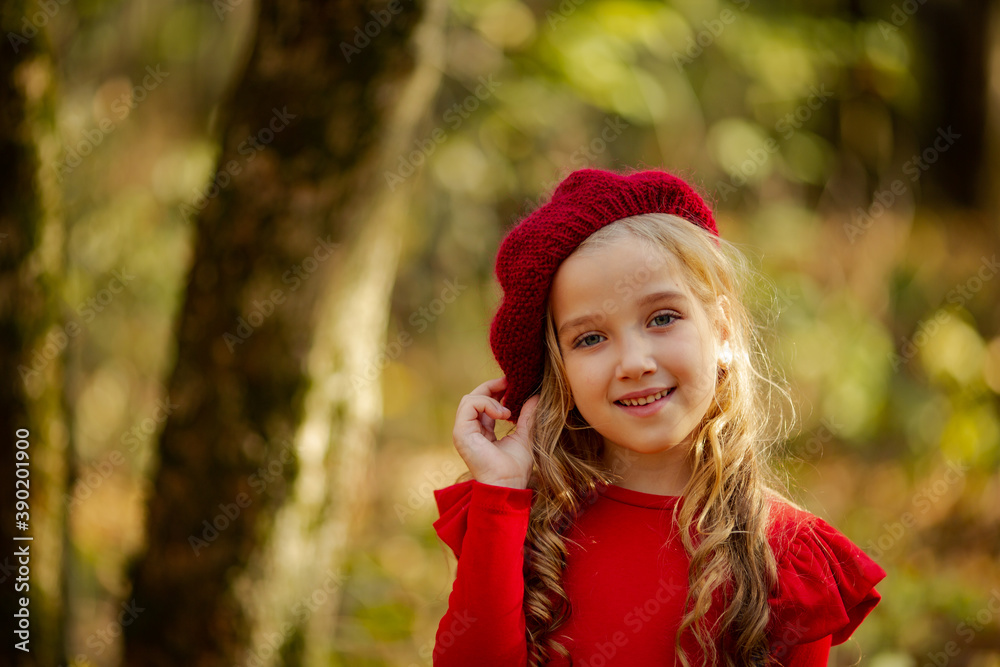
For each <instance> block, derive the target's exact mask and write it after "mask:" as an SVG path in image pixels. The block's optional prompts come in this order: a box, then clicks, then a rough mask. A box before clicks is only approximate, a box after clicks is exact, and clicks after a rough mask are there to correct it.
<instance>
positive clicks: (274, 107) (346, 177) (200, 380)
mask: <svg viewBox="0 0 1000 667" xmlns="http://www.w3.org/2000/svg"><path fill="white" fill-rule="evenodd" d="M236 4H239V3H236V2H224V1H222V0H220V1H219V2H216V3H215V7H216V10H217V11H219V12H220V14H222V18H224V14H225V13H226V12H227V11H229V9H230V7H231V6H235V5H236ZM442 8H443V3H442V2H439V1H438V0H430V1H429V2H427V3H425V11H423V12H421V11H419V8H414V5H413V3H406V2H398V1H393V2H389V3H386V2H377V1H376V2H370V3H354V2H347V1H340V2H331V3H325V2H315V1H314V2H295V1H287V0H286V1H281V0H261V2H260V7H259V19H258V24H257V28H256V40H255V45H254V49H253V53H252V55H251V57H250V59H249V63H248V65H247V70H246V72H245V74H244V76H243V78H242V80H241V82H240V83H239V85H238V86H237V89H236V91H235V93H234V95H233V99H232V101H231V103H230V104H229V106H228V109H226V110H225V111H224V112H223V113H222V114H220V117H221V118H222V119H223V120H222V124H223V128H224V129H223V149H222V154H221V157H220V159H219V163H218V167H217V172H216V177H215V181H214V183H215V186H216V187H212V188H210V189H209V191H208V198H207V200H205V201H200V202H193V203H192V206H191V207H189V208H188V210H187V212H188V213H191V212H192V211H197V214H196V217H197V222H196V228H197V231H196V240H195V242H194V243H195V248H194V256H193V259H192V265H191V268H190V272H189V281H188V285H187V289H186V294H185V301H184V305H183V308H182V312H181V315H180V318H179V323H178V326H177V330H176V340H177V350H176V362H175V368H174V371H173V373H172V376H171V378H170V381H169V387H168V395H169V396H170V397H171V402H172V403H175V404H176V405H177V407H176V408H175V409H174V411H173V414H172V415H171V416H170V417H169V419H168V420H167V422H166V424H165V426H164V429H163V432H162V435H161V437H160V443H159V456H160V462H159V467H158V470H157V472H156V474H155V479H154V480H153V488H152V494H151V497H150V499H149V504H148V515H147V549H146V551H145V553H144V554H143V555H142V557H141V558H140V559H139V560H138V561H137V562H136V563H135V564H134V566H133V568H132V572H131V579H132V582H133V591H132V599H131V600H129V601H126V602H128V603H130V604H132V605H133V607H132V608H133V610H134V613H133V616H134V618H131V619H130V622H129V623H128V624H127V625H126V627H125V662H126V664H129V665H142V666H144V667H158V666H160V665H164V666H166V665H170V666H174V665H218V664H237V663H239V662H240V661H245V660H248V659H250V658H252V657H256V658H257V659H259V660H261V661H263V662H266V661H269V660H280V661H281V662H282V663H283V664H288V665H296V664H303V663H304V662H305V661H309V662H310V663H312V664H315V663H317V662H321V661H322V660H323V653H324V652H325V651H326V650H327V647H325V646H322V645H321V644H320V643H318V640H322V639H326V640H327V641H328V640H329V633H330V630H331V624H332V618H333V612H332V611H331V610H332V609H335V608H336V607H335V604H333V603H334V602H335V600H336V595H337V592H336V591H337V585H336V581H337V579H338V577H337V574H336V573H337V571H338V567H339V559H340V554H341V550H342V549H343V548H344V546H345V544H346V542H347V540H348V539H349V538H350V532H351V526H350V523H351V522H350V520H349V518H350V517H351V516H355V515H356V514H357V510H358V504H359V503H362V502H363V501H364V495H363V493H361V492H360V491H361V489H363V483H364V478H365V468H366V464H367V457H368V454H369V450H370V449H371V447H372V442H373V435H372V433H373V428H374V426H375V424H376V423H377V420H378V419H379V418H380V412H381V407H380V406H381V398H380V393H379V387H378V383H377V382H368V383H357V382H354V383H352V379H354V378H358V377H360V376H361V375H362V374H363V373H364V369H365V367H366V366H367V365H368V364H369V362H371V361H373V360H374V359H375V358H377V356H378V355H379V353H380V352H381V349H382V346H383V344H384V338H385V329H386V322H387V312H388V302H389V296H390V290H391V286H392V282H393V278H394V273H395V266H396V256H397V252H398V237H399V235H400V233H401V231H402V227H401V226H402V225H403V224H404V222H405V214H404V210H403V209H404V206H403V202H404V201H405V199H404V198H405V197H406V195H407V193H408V192H409V191H410V189H411V188H412V187H413V183H412V180H411V181H407V182H405V183H403V184H401V185H400V184H398V183H394V184H393V186H392V187H391V188H390V187H388V186H387V179H386V177H385V172H386V171H390V170H393V169H394V168H395V167H396V164H395V161H396V160H397V159H398V157H399V155H401V154H402V153H404V152H405V151H407V150H409V149H411V148H412V141H413V140H414V137H415V135H416V133H417V131H418V129H419V125H420V121H421V119H422V118H423V117H424V116H425V115H426V114H427V112H428V110H429V108H430V103H431V101H432V98H433V95H434V93H435V91H436V88H437V85H438V79H439V76H440V74H439V72H440V66H439V65H437V64H436V62H435V61H436V60H440V53H438V49H439V48H440V46H439V45H440V42H441V38H440V36H439V37H438V38H437V39H434V35H433V33H434V32H435V31H440V25H439V24H440V22H441V20H442V18H441V16H442V14H443V11H442ZM421 15H423V17H422V16H421ZM421 18H423V22H422V23H421V22H420V20H421ZM418 24H419V26H420V27H419V29H418ZM366 33H367V34H366ZM415 37H419V39H414V38H415ZM324 582H326V586H325V588H324ZM318 590H319V591H322V597H323V599H324V604H323V605H319V604H317V603H316V602H315V599H316V598H315V597H313V594H314V593H316V591H318ZM304 597H308V598H309V599H310V602H309V603H308V604H307V605H306V607H303V606H302V605H301V604H298V603H299V602H301V601H302V600H303V599H304ZM305 609H308V611H304V610H305ZM324 633H326V636H325V637H323V634H324ZM250 647H253V648H250ZM279 656H280V657H279Z"/></svg>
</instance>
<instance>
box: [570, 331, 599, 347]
mask: <svg viewBox="0 0 1000 667" xmlns="http://www.w3.org/2000/svg"><path fill="white" fill-rule="evenodd" d="M602 340H604V336H602V335H601V334H595V333H592V334H586V335H584V336H580V337H579V338H577V339H576V343H575V344H574V345H573V347H592V346H594V345H597V344H598V343H600V342H601V341H602Z"/></svg>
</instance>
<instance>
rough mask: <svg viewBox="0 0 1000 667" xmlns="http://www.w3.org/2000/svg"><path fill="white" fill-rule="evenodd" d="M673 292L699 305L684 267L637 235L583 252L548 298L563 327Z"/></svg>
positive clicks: (562, 271)
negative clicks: (571, 321)
mask: <svg viewBox="0 0 1000 667" xmlns="http://www.w3.org/2000/svg"><path fill="white" fill-rule="evenodd" d="M663 290H670V291H676V292H680V293H682V294H683V295H685V296H686V297H687V298H688V299H690V300H692V301H695V298H694V294H693V293H692V292H691V290H690V287H689V286H688V284H687V280H686V278H685V272H684V271H683V269H682V268H681V262H680V260H679V259H678V258H677V256H676V255H674V254H673V253H672V252H670V251H669V250H667V249H665V248H662V247H659V246H656V245H654V244H653V243H652V242H650V241H647V240H645V239H641V238H638V237H635V236H632V235H628V236H623V237H620V238H616V239H614V240H608V241H606V242H602V243H600V244H598V245H594V246H586V247H583V248H579V249H578V250H577V251H576V252H574V253H573V254H572V255H570V256H569V257H567V258H566V260H565V261H564V262H563V263H562V264H561V265H560V267H559V269H558V270H557V271H556V274H555V277H554V278H553V281H552V290H551V292H550V294H549V300H550V306H551V308H552V314H553V318H554V319H555V323H556V325H557V326H558V324H559V323H560V322H561V321H563V320H565V319H568V318H572V317H575V316H578V315H580V314H583V313H582V312H578V311H587V310H593V309H594V308H595V307H598V309H600V310H614V309H616V308H617V307H621V306H622V305H624V304H625V303H626V301H627V300H628V299H630V298H636V297H641V296H643V295H644V294H648V293H652V292H657V291H663Z"/></svg>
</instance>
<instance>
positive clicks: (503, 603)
mask: <svg viewBox="0 0 1000 667" xmlns="http://www.w3.org/2000/svg"><path fill="white" fill-rule="evenodd" d="M445 491H446V492H447V493H448V494H450V495H452V496H453V498H452V499H451V500H452V502H454V505H452V507H447V506H446V505H445V503H446V502H448V499H446V498H443V497H442V496H443V495H445V494H442V495H439V496H438V503H439V508H440V509H441V519H439V520H438V521H437V522H436V523H435V524H434V527H435V529H436V530H437V531H438V534H439V535H441V537H442V539H444V540H445V541H446V542H448V543H449V544H450V546H452V547H453V548H455V547H457V549H456V556H458V572H457V574H456V576H455V584H454V586H453V587H452V591H451V596H450V597H449V598H448V611H447V613H446V614H445V615H444V618H442V619H441V623H440V624H439V626H438V631H437V637H436V640H435V646H434V664H435V665H438V666H439V667H445V666H451V665H455V666H462V667H467V666H468V665H477V666H478V665H486V666H489V665H496V666H497V667H501V666H502V667H519V666H521V665H525V664H526V663H527V643H526V640H525V634H524V630H525V627H524V612H523V609H522V606H523V602H524V574H523V571H522V567H523V551H524V537H525V534H526V533H527V530H528V515H529V512H530V509H531V494H532V492H531V491H530V490H528V489H509V488H506V487H499V486H491V485H487V484H481V483H479V482H476V481H470V482H463V483H462V484H459V485H457V486H456V487H452V488H450V489H446V490H445ZM459 492H460V493H459ZM456 495H458V496H459V497H457V498H454V496H456Z"/></svg>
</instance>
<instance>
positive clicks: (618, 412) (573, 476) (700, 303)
mask: <svg viewBox="0 0 1000 667" xmlns="http://www.w3.org/2000/svg"><path fill="white" fill-rule="evenodd" d="M741 266H742V264H741V260H740V259H739V255H738V253H733V252H731V250H730V248H729V247H728V246H727V245H726V244H725V243H724V242H723V241H722V240H721V239H719V238H718V231H717V230H716V226H715V221H714V219H713V216H712V212H711V210H710V209H709V208H708V207H707V206H706V204H705V202H704V201H703V200H702V199H701V197H699V196H698V194H697V193H695V192H694V191H693V190H692V189H691V187H690V186H688V184H687V183H685V182H684V181H682V180H681V179H679V178H677V177H675V176H672V175H670V174H667V173H665V172H662V171H643V172H637V173H633V174H630V175H626V176H623V175H618V174H614V173H610V172H605V171H600V170H594V169H584V170H580V171H577V172H574V173H572V174H571V175H570V176H569V177H567V178H566V180H564V181H563V182H562V183H561V184H560V185H559V187H558V188H557V189H556V191H555V193H554V195H553V196H552V199H551V200H550V201H549V202H548V203H546V204H545V205H543V206H542V207H541V208H539V209H538V210H536V211H535V212H534V213H532V214H531V215H529V216H528V217H527V218H525V219H524V220H523V221H521V223H520V224H518V225H517V226H516V227H515V228H514V229H513V230H512V231H511V232H510V233H509V234H508V235H507V237H506V238H505V239H504V241H503V243H502V244H501V246H500V251H499V253H498V256H497V264H496V274H497V278H498V279H499V282H500V285H501V287H502V288H503V292H504V293H503V300H502V302H501V305H500V308H499V310H498V312H497V314H496V317H495V318H494V320H493V325H492V328H491V334H490V343H491V345H492V348H493V352H494V354H495V356H496V358H497V361H498V363H499V364H500V367H501V368H502V369H503V371H504V373H505V377H503V378H499V379H495V380H490V381H488V382H485V383H483V384H481V385H480V386H479V387H477V388H476V389H475V390H473V391H472V393H470V394H468V395H467V396H465V397H464V398H463V399H462V401H461V403H460V404H459V407H458V413H457V416H456V419H455V428H454V433H453V435H454V442H455V447H456V449H457V450H458V453H459V454H460V455H461V456H462V458H463V459H464V460H465V462H466V464H467V465H468V467H469V471H470V473H471V475H472V479H471V480H469V481H466V482H462V483H459V484H456V485H454V486H451V487H449V488H447V489H443V490H441V491H438V492H436V494H435V495H436V498H437V502H438V508H439V511H440V515H441V517H440V519H439V520H438V521H437V522H435V524H434V526H435V529H436V530H437V533H438V535H439V536H440V537H441V539H442V540H443V541H444V542H445V543H446V544H447V545H448V546H450V547H451V549H452V550H453V551H454V552H455V555H456V556H457V557H458V571H457V575H456V579H455V584H454V587H453V589H452V593H451V596H450V598H449V607H448V612H447V614H446V615H445V616H444V618H443V619H442V621H441V624H440V627H439V628H438V633H437V640H436V645H435V649H434V663H435V664H436V665H461V666H463V667H470V666H471V667H481V666H484V665H497V666H501V665H502V666H505V667H507V666H517V667H521V666H523V665H532V666H534V665H559V666H562V665H574V666H576V667H605V666H607V665H627V666H628V667H643V666H645V665H675V664H681V665H695V664H726V665H772V664H780V665H824V666H825V665H826V664H827V657H828V653H829V650H830V646H831V645H832V644H839V643H841V642H844V641H846V640H847V639H848V638H849V637H850V636H851V633H852V632H853V631H854V629H855V628H856V627H857V626H858V625H859V624H860V623H861V622H862V620H863V619H864V618H865V616H866V615H867V614H868V612H870V611H871V610H872V608H873V607H875V605H876V604H877V603H878V601H879V599H880V596H879V594H878V593H877V592H876V591H875V589H874V586H875V584H876V583H878V582H879V581H880V580H881V579H882V578H883V577H884V576H885V572H883V571H882V569H881V568H880V567H879V566H878V565H876V564H875V563H874V562H873V561H872V560H870V559H869V558H868V557H867V556H866V555H865V554H864V553H863V552H862V551H861V549H859V548H858V547H857V546H855V545H854V544H852V543H851V542H850V541H849V540H848V539H847V538H846V537H844V536H843V535H842V534H841V533H839V532H838V531H837V530H836V529H834V528H832V527H831V526H830V525H829V524H827V523H826V522H824V521H823V520H822V519H819V518H817V517H815V516H813V515H811V514H808V513H807V512H804V511H802V510H801V509H799V508H797V507H795V506H794V505H792V504H791V503H789V502H788V501H787V500H785V499H784V498H783V497H782V496H781V495H779V494H778V493H777V492H775V491H773V490H772V489H771V488H770V486H769V483H770V481H771V480H770V478H769V477H768V474H767V468H766V465H765V453H766V449H767V447H768V445H769V444H770V442H769V440H770V439H769V438H768V435H767V433H768V429H767V425H768V422H769V419H768V414H767V410H768V399H769V393H770V392H769V389H770V388H771V387H772V385H771V383H770V382H768V380H767V379H766V375H765V374H764V373H763V372H762V371H761V370H759V369H758V366H760V362H759V360H758V357H759V354H757V355H755V354H754V352H755V351H756V350H758V349H759V348H758V347H757V346H756V345H755V337H754V331H753V325H752V323H751V321H750V318H749V317H748V314H747V312H746V311H745V310H744V308H743V306H742V305H741V300H740V287H741V283H742V280H743V276H742V275H741V273H740V269H741ZM497 420H508V421H512V422H516V426H515V428H514V430H513V431H512V432H510V433H509V434H508V435H506V436H504V437H503V438H501V439H499V440H498V439H497V438H496V436H495V434H494V425H495V423H496V421H497ZM771 439H773V438H771Z"/></svg>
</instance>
